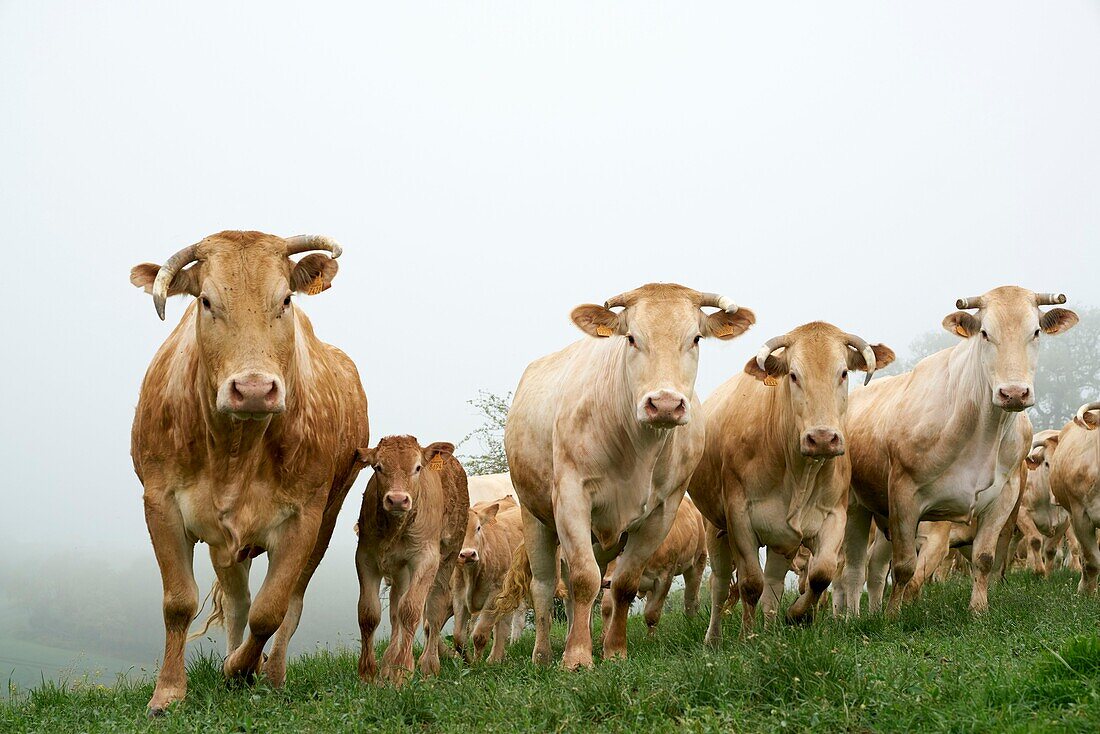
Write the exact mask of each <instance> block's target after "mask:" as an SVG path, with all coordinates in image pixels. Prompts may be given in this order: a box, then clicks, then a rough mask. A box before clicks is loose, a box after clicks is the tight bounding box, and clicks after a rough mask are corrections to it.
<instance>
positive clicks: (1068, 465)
mask: <svg viewBox="0 0 1100 734" xmlns="http://www.w3.org/2000/svg"><path fill="white" fill-rule="evenodd" d="M1097 426H1100V401H1097V402H1092V403H1085V404H1084V405H1082V406H1081V408H1080V410H1078V411H1077V415H1075V416H1074V417H1073V420H1072V421H1070V422H1069V423H1067V424H1066V425H1065V427H1064V428H1063V429H1062V432H1061V433H1059V434H1058V449H1057V451H1055V452H1054V456H1053V457H1052V458H1051V460H1050V491H1051V492H1052V493H1053V494H1054V497H1055V498H1056V499H1057V500H1058V504H1060V505H1061V506H1062V507H1065V508H1066V509H1067V510H1069V517H1070V522H1071V523H1072V525H1073V532H1074V535H1076V536H1077V541H1078V543H1079V544H1080V547H1079V552H1080V554H1081V583H1080V584H1079V585H1078V587H1077V588H1078V590H1079V591H1080V592H1081V593H1082V594H1094V593H1096V578H1097V575H1098V574H1100V547H1098V546H1097V542H1096V537H1097V536H1096V531H1097V530H1098V529H1100V431H1097V430H1096V429H1097Z"/></svg>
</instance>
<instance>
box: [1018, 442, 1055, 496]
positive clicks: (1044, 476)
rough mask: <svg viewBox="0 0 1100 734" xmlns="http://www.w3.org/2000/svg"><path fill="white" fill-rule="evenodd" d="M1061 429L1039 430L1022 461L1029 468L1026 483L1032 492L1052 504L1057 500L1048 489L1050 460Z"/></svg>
mask: <svg viewBox="0 0 1100 734" xmlns="http://www.w3.org/2000/svg"><path fill="white" fill-rule="evenodd" d="M1060 436H1061V431H1050V430H1048V431H1039V432H1038V433H1036V434H1035V436H1034V437H1033V438H1032V440H1031V451H1030V452H1028V455H1027V458H1025V459H1024V463H1025V464H1027V468H1028V469H1029V470H1030V471H1028V473H1027V484H1028V487H1030V488H1031V491H1032V492H1035V493H1037V494H1040V495H1042V496H1045V497H1046V498H1047V500H1048V501H1049V502H1051V503H1052V504H1057V503H1058V501H1057V500H1056V499H1055V498H1054V495H1053V493H1051V491H1050V460H1051V458H1053V456H1054V452H1055V450H1056V449H1057V448H1058V439H1059V437H1060Z"/></svg>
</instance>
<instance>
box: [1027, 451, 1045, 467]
mask: <svg viewBox="0 0 1100 734" xmlns="http://www.w3.org/2000/svg"><path fill="white" fill-rule="evenodd" d="M1024 463H1025V464H1027V468H1028V469H1030V470H1032V471H1035V470H1036V469H1038V468H1039V467H1040V466H1042V464H1043V447H1042V446H1036V447H1035V448H1033V449H1032V450H1031V453H1030V454H1028V455H1027V458H1025V459H1024Z"/></svg>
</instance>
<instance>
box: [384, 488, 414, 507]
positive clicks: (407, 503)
mask: <svg viewBox="0 0 1100 734" xmlns="http://www.w3.org/2000/svg"><path fill="white" fill-rule="evenodd" d="M412 504H413V503H412V497H410V496H409V495H408V493H407V492H386V496H385V497H383V498H382V508H383V509H384V510H385V511H386V512H408V511H409V510H410V509H412Z"/></svg>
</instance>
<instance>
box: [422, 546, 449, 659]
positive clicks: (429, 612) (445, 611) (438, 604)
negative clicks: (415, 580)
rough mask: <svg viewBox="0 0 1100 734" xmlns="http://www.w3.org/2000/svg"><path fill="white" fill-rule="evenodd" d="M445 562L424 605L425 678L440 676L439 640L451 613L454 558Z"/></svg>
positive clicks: (423, 654)
mask: <svg viewBox="0 0 1100 734" xmlns="http://www.w3.org/2000/svg"><path fill="white" fill-rule="evenodd" d="M449 561H450V562H449V563H448V562H447V561H444V562H443V563H442V564H440V568H439V569H438V571H437V572H436V575H435V581H434V583H433V584H432V587H431V590H430V591H429V592H428V599H427V602H426V603H425V605H424V633H425V634H424V649H423V651H421V653H420V661H419V666H420V672H421V673H422V674H423V675H425V676H431V675H439V638H440V633H441V632H442V631H443V624H444V623H445V622H446V621H447V617H449V616H450V612H451V574H452V571H453V568H454V558H453V557H452V558H451V559H449Z"/></svg>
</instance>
